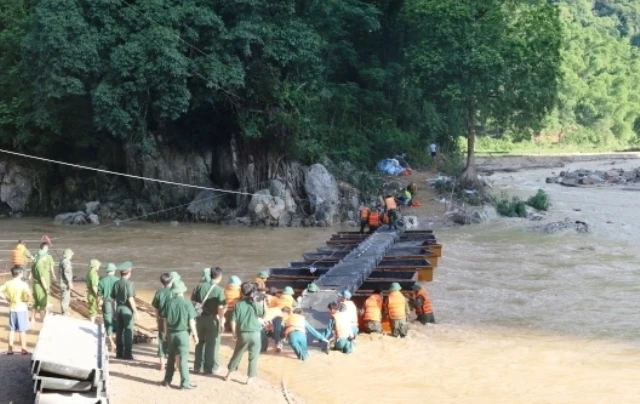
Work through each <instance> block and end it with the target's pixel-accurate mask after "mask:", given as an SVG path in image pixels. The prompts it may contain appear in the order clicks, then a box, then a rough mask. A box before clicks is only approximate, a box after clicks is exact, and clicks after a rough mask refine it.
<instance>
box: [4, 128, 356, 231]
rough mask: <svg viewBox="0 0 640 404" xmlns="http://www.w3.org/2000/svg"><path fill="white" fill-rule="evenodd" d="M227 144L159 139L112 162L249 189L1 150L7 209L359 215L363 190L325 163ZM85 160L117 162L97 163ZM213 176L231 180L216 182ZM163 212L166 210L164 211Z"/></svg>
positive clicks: (290, 222) (199, 215) (60, 215)
mask: <svg viewBox="0 0 640 404" xmlns="http://www.w3.org/2000/svg"><path fill="white" fill-rule="evenodd" d="M228 149H229V150H230V151H229V150H227V151H225V152H220V151H216V150H213V151H211V150H198V151H194V152H182V151H179V150H176V149H175V148H172V147H170V146H168V145H165V144H163V143H162V141H161V139H156V140H155V141H154V144H152V145H151V146H150V147H148V148H146V149H144V150H143V149H142V148H140V147H138V146H134V145H132V144H125V145H124V146H123V147H122V153H120V154H119V156H120V159H121V161H118V162H112V164H109V166H110V167H111V166H113V167H120V170H122V171H125V172H126V173H128V174H132V175H136V176H141V177H148V178H158V179H162V180H166V181H171V182H175V183H183V184H194V185H198V186H204V187H211V188H220V189H229V188H231V189H238V188H240V190H241V191H243V192H246V193H248V194H249V195H234V194H227V193H223V192H218V191H213V190H199V189H196V188H188V187H184V186H179V185H170V184H162V183H156V182H152V181H143V180H138V179H132V178H125V177H121V176H115V175H109V174H105V173H97V172H92V171H86V170H79V169H70V168H68V167H60V166H55V165H51V164H48V163H39V162H32V161H29V160H3V159H2V156H0V214H4V215H18V214H22V213H25V214H31V215H34V214H49V215H52V216H57V219H56V221H57V222H58V223H60V224H85V223H87V224H91V223H94V224H95V223H98V222H99V220H102V221H105V220H109V221H111V220H113V221H122V220H125V219H127V218H132V217H139V218H141V219H167V218H171V219H179V220H195V221H212V222H221V223H227V224H236V225H267V226H331V225H332V224H334V223H337V222H340V221H346V220H348V219H349V218H352V217H353V216H354V215H355V213H354V211H357V207H358V205H359V203H360V200H359V192H358V190H356V189H355V188H353V187H351V186H350V185H349V184H347V183H344V182H338V181H336V179H335V178H334V176H333V175H332V174H331V173H329V171H328V170H327V169H326V168H325V166H323V165H321V164H314V165H312V166H311V167H305V166H303V165H300V164H298V163H296V162H288V161H281V160H278V161H275V162H271V161H270V162H269V164H268V165H266V166H265V165H264V164H262V165H259V164H258V163H257V162H256V160H257V159H255V160H254V159H253V157H252V156H243V157H242V158H241V159H240V158H238V156H237V150H236V151H235V152H234V148H233V145H231V146H230V147H229V148H228ZM234 153H235V154H234ZM234 156H235V157H234ZM223 159H226V160H225V161H222V160H223ZM240 161H244V162H247V161H248V162H249V164H248V165H243V164H240ZM84 165H87V166H93V167H100V168H104V169H110V168H108V167H106V166H100V165H98V164H96V163H95V162H93V163H91V162H87V163H84ZM111 170H113V171H117V169H111ZM218 170H222V171H223V172H219V171H218ZM264 177H266V178H264ZM213 178H217V179H219V180H220V181H223V180H224V182H225V183H224V184H216V183H214V181H213V180H212V179H213ZM240 184H244V188H243V187H242V186H241V185H240ZM174 208H175V209H174ZM158 211H162V214H161V215H158V214H157V213H158Z"/></svg>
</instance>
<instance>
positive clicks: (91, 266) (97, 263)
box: [89, 259, 102, 269]
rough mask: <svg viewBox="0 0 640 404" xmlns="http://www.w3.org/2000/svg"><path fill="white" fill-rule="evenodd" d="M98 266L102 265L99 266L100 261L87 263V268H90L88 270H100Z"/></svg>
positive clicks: (94, 260) (93, 260)
mask: <svg viewBox="0 0 640 404" xmlns="http://www.w3.org/2000/svg"><path fill="white" fill-rule="evenodd" d="M100 265H102V264H101V263H100V261H98V260H97V259H92V260H91V261H90V262H89V267H90V268H95V269H98V268H100Z"/></svg>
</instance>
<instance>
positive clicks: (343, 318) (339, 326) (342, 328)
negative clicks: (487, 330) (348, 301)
mask: <svg viewBox="0 0 640 404" xmlns="http://www.w3.org/2000/svg"><path fill="white" fill-rule="evenodd" d="M333 322H334V329H335V331H336V335H337V337H338V338H349V337H353V330H352V329H351V320H350V319H349V314H348V313H347V312H346V311H338V312H336V313H335V314H334V315H333Z"/></svg>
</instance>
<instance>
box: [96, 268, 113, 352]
mask: <svg viewBox="0 0 640 404" xmlns="http://www.w3.org/2000/svg"><path fill="white" fill-rule="evenodd" d="M105 272H106V273H107V274H106V275H105V276H103V277H102V279H100V282H98V298H99V299H100V300H102V322H103V324H104V332H105V333H106V334H107V338H108V339H109V349H110V350H111V351H113V350H114V349H115V348H116V344H115V343H114V342H113V332H114V327H113V326H114V321H115V319H114V318H113V299H112V298H111V291H112V290H113V285H115V284H116V282H118V278H116V277H115V275H114V274H115V272H116V266H115V264H111V263H109V264H107V267H106V268H105Z"/></svg>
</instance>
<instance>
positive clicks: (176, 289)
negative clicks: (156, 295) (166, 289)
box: [171, 281, 187, 295]
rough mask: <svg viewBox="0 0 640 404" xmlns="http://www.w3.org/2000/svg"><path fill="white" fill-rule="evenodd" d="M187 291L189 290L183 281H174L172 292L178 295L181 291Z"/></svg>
mask: <svg viewBox="0 0 640 404" xmlns="http://www.w3.org/2000/svg"><path fill="white" fill-rule="evenodd" d="M186 291H187V286H186V285H185V284H184V282H182V281H176V282H173V285H172V286H171V293H173V294H176V295H177V294H180V293H184V292H186Z"/></svg>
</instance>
